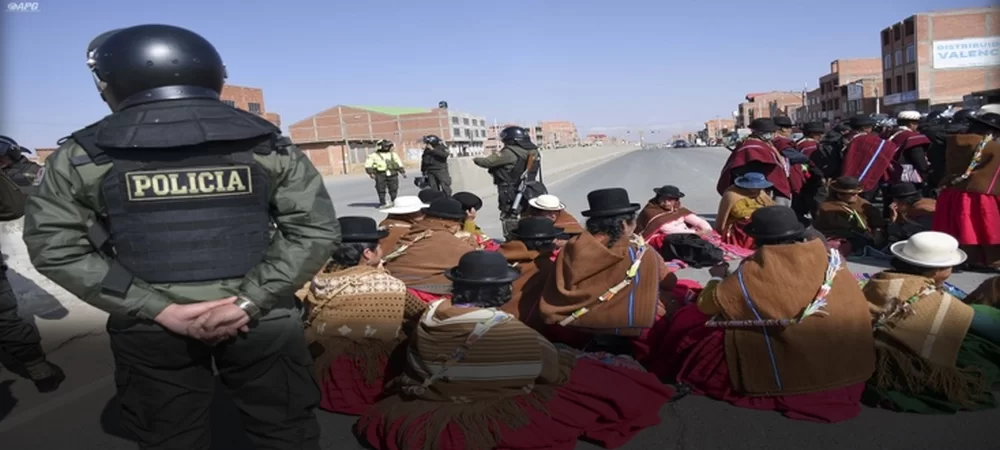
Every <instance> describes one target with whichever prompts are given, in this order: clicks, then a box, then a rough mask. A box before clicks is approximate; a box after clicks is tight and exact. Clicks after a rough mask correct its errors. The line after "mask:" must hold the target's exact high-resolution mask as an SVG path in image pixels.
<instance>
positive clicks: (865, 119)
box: [847, 114, 875, 129]
mask: <svg viewBox="0 0 1000 450" xmlns="http://www.w3.org/2000/svg"><path fill="white" fill-rule="evenodd" d="M847 123H848V124H850V125H851V128H854V129H858V128H864V127H873V126H875V119H872V118H871V117H870V116H866V115H864V114H859V115H857V116H853V117H851V118H850V119H849V120H848V121H847Z"/></svg>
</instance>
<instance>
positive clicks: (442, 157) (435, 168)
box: [420, 135, 451, 197]
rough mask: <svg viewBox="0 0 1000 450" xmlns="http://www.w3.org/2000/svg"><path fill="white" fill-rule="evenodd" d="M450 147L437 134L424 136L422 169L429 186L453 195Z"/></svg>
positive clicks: (449, 195) (447, 194)
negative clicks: (449, 157)
mask: <svg viewBox="0 0 1000 450" xmlns="http://www.w3.org/2000/svg"><path fill="white" fill-rule="evenodd" d="M449 155H450V153H449V152H448V147H445V146H444V142H442V141H441V138H439V137H437V136H433V135H430V136H424V154H423V155H422V156H421V159H420V171H421V172H423V174H424V177H425V178H426V179H427V182H428V183H429V186H428V187H429V188H431V189H434V190H438V191H441V192H444V194H445V195H446V196H448V197H451V174H449V173H448V156H449Z"/></svg>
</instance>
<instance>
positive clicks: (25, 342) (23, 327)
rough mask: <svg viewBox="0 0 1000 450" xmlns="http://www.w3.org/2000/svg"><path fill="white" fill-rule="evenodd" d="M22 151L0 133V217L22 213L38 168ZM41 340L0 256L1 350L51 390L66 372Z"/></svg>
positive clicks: (13, 217)
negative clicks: (22, 312)
mask: <svg viewBox="0 0 1000 450" xmlns="http://www.w3.org/2000/svg"><path fill="white" fill-rule="evenodd" d="M21 152H22V148H21V146H20V145H18V144H17V142H16V141H14V140H13V139H11V138H9V137H7V136H0V169H2V172H0V221H9V220H17V219H20V218H21V217H23V216H24V203H25V201H26V197H25V196H26V194H27V193H28V190H29V189H30V187H31V186H32V184H33V183H34V180H35V179H36V177H37V175H38V174H39V172H40V169H41V167H40V166H39V165H38V164H35V163H33V162H31V161H29V160H28V158H25V157H24V156H23V155H22V153H21ZM41 340H42V338H41V336H40V335H39V334H38V328H36V327H35V326H34V325H33V324H31V323H29V322H27V321H25V320H24V318H22V317H21V316H19V315H18V314H17V296H16V295H15V294H14V290H13V289H12V288H11V286H10V281H9V280H8V279H7V264H6V263H5V262H4V261H3V260H2V259H0V351H2V352H3V353H5V354H7V355H10V356H11V357H12V358H13V360H14V361H13V362H15V363H16V365H17V366H16V367H12V368H11V369H12V370H13V371H14V372H16V373H18V374H21V375H24V376H25V377H27V378H28V379H30V380H31V381H32V382H33V383H35V388H36V389H38V391H39V392H51V391H54V390H56V389H57V388H58V387H59V385H60V384H61V383H62V382H63V380H65V378H66V376H65V374H64V373H63V371H62V369H60V368H59V367H58V366H56V365H55V364H52V363H50V362H49V361H48V360H47V359H46V357H45V352H44V351H43V350H42V346H41Z"/></svg>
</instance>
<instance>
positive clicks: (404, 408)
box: [361, 300, 575, 450]
mask: <svg viewBox="0 0 1000 450" xmlns="http://www.w3.org/2000/svg"><path fill="white" fill-rule="evenodd" d="M430 308H431V310H430V311H428V313H427V314H426V315H425V316H424V317H423V318H422V319H421V321H420V324H419V326H418V327H417V330H416V332H415V333H414V336H413V338H412V339H411V341H410V347H409V358H408V361H410V363H409V364H407V366H406V368H405V369H404V371H403V374H402V375H401V376H400V377H399V378H398V379H397V380H396V382H395V383H394V384H395V386H393V387H392V388H393V389H394V390H396V391H398V392H400V395H398V396H393V397H389V398H386V399H385V400H382V401H380V402H379V403H378V404H376V405H375V406H374V407H375V408H376V409H377V410H378V411H379V412H380V413H381V414H372V415H368V416H366V418H363V419H362V423H361V426H362V427H364V426H368V424H366V423H365V422H364V421H365V420H382V421H383V423H384V424H386V425H388V424H391V423H394V422H395V421H396V420H398V419H401V418H413V417H423V418H426V421H425V422H424V423H423V427H424V429H423V430H421V431H422V432H418V433H417V435H418V436H419V435H423V436H422V437H423V441H424V442H423V446H422V447H421V448H422V449H424V450H432V449H436V448H439V444H440V443H439V442H438V440H437V439H438V436H439V435H440V433H441V432H442V431H443V430H444V428H445V427H446V426H448V425H457V426H458V427H459V428H460V429H461V431H462V434H463V435H464V438H465V448H469V449H487V448H496V445H497V443H498V442H500V441H502V440H503V436H502V435H501V433H500V431H499V430H498V427H497V424H498V423H502V424H504V425H506V426H507V427H509V428H511V429H512V430H513V431H514V432H516V430H517V429H518V428H520V427H523V426H525V425H527V424H528V420H529V419H528V416H527V415H525V414H524V408H526V407H527V408H536V409H538V410H539V411H545V409H544V406H543V403H544V402H545V401H546V400H547V399H549V398H551V396H552V394H553V388H554V387H556V386H560V385H562V384H565V383H566V382H567V381H568V380H569V374H570V371H571V370H572V368H573V366H574V364H575V357H573V356H572V355H571V354H569V353H563V352H559V351H558V350H556V348H555V347H554V346H553V345H552V344H551V343H549V342H548V341H547V340H546V339H545V338H543V337H542V336H541V335H539V334H538V333H537V332H536V331H534V330H532V329H531V328H528V327H527V326H526V325H524V324H523V323H521V322H519V321H518V320H516V319H513V317H509V316H508V318H509V320H507V321H505V322H501V323H499V324H498V325H495V326H493V327H492V328H490V329H489V330H488V331H486V333H485V334H483V335H482V336H481V337H480V338H479V339H478V340H477V341H475V342H474V343H473V344H472V345H471V346H469V347H468V350H467V351H466V354H465V358H464V359H463V360H461V361H452V364H451V365H450V367H451V368H452V369H451V371H450V372H449V376H448V377H443V378H439V379H437V380H436V381H434V382H432V383H431V384H430V385H429V386H426V387H423V385H424V383H425V381H426V380H428V379H429V378H430V377H431V376H432V375H433V374H434V373H436V372H437V371H439V370H440V369H441V366H442V364H443V363H444V362H445V361H447V360H448V359H449V358H448V356H449V355H452V354H453V352H454V351H455V350H456V349H458V348H460V347H462V346H463V344H465V343H466V339H467V338H468V336H469V335H470V334H471V333H472V331H473V330H474V329H475V327H476V324H477V323H484V322H487V321H489V320H490V318H491V317H496V316H495V314H497V313H499V314H504V313H502V312H498V311H495V310H492V309H478V308H456V307H454V306H453V305H452V304H451V302H450V301H448V300H441V301H438V302H435V303H433V304H431V306H430ZM414 361H416V362H419V363H418V364H414V363H413V362H414ZM490 375H493V376H490ZM378 416H382V417H378ZM376 417H377V418H376ZM397 437H398V438H399V439H400V442H397V445H398V446H399V448H414V447H413V442H412V441H413V440H414V436H413V435H408V434H405V433H399V435H398V436H397Z"/></svg>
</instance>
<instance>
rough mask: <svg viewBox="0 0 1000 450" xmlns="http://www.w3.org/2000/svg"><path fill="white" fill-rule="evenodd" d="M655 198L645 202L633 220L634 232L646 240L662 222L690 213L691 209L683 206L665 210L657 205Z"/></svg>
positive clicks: (665, 222)
mask: <svg viewBox="0 0 1000 450" xmlns="http://www.w3.org/2000/svg"><path fill="white" fill-rule="evenodd" d="M655 200H656V199H652V200H650V201H649V202H648V203H646V206H645V207H643V208H642V211H639V217H638V218H637V219H636V220H635V229H636V230H637V231H636V232H637V233H639V234H640V235H642V237H643V239H647V240H648V239H649V238H651V237H653V235H654V234H656V232H657V231H658V230H659V229H660V227H662V226H663V225H664V224H667V223H670V222H673V221H675V220H677V219H680V218H683V217H685V216H687V215H688V214H691V211H689V210H688V209H687V208H683V207H681V208H677V209H675V210H673V211H667V210H665V209H663V208H661V207H660V205H657V204H656V201H655Z"/></svg>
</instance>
